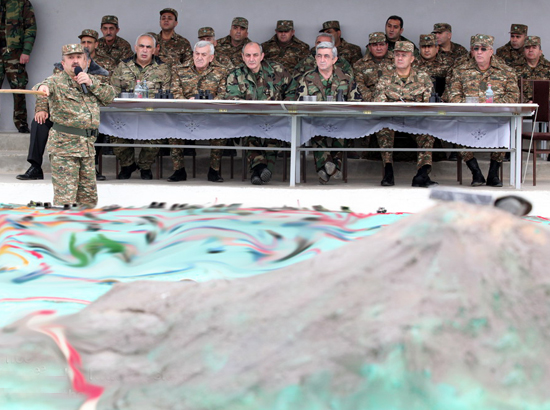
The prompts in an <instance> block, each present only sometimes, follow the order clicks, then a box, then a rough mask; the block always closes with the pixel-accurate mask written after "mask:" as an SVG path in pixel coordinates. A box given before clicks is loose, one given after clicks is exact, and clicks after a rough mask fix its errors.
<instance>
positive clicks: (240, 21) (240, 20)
mask: <svg viewBox="0 0 550 410" xmlns="http://www.w3.org/2000/svg"><path fill="white" fill-rule="evenodd" d="M231 25H232V26H239V27H242V28H245V29H248V20H247V19H245V18H244V17H235V18H234V19H233V21H232V22H231Z"/></svg>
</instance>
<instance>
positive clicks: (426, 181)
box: [412, 165, 439, 188]
mask: <svg viewBox="0 0 550 410" xmlns="http://www.w3.org/2000/svg"><path fill="white" fill-rule="evenodd" d="M431 171H432V166H431V165H423V166H422V167H420V168H419V169H418V172H417V173H416V175H415V176H414V178H413V180H412V186H414V187H420V188H429V187H433V186H437V185H439V184H438V183H437V182H435V181H432V180H431V179H430V177H429V176H428V174H429V173H430V172H431Z"/></svg>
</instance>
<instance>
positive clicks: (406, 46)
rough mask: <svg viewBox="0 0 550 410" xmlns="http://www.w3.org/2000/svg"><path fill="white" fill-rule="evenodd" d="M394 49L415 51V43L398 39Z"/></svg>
mask: <svg viewBox="0 0 550 410" xmlns="http://www.w3.org/2000/svg"><path fill="white" fill-rule="evenodd" d="M393 51H408V52H411V53H413V52H414V44H413V43H411V42H410V41H396V42H395V47H394V48H393Z"/></svg>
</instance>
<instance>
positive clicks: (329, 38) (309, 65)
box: [291, 33, 353, 78]
mask: <svg viewBox="0 0 550 410" xmlns="http://www.w3.org/2000/svg"><path fill="white" fill-rule="evenodd" d="M324 42H328V43H332V44H334V36H333V35H332V34H329V33H320V34H317V37H316V38H315V46H314V47H312V48H311V50H310V53H309V54H308V56H307V57H306V58H304V59H303V60H302V61H300V62H299V63H298V64H297V65H296V67H294V71H293V72H291V73H292V78H297V77H299V76H300V75H302V74H304V73H306V72H307V71H311V70H315V67H317V62H316V61H315V56H316V55H317V48H316V47H317V46H318V45H319V44H320V43H324ZM335 65H336V66H337V67H340V69H341V70H342V71H343V72H344V73H346V74H350V75H353V68H352V66H351V64H350V63H349V62H348V60H346V59H345V58H341V57H338V60H336V64H335Z"/></svg>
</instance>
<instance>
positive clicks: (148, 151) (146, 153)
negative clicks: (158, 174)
mask: <svg viewBox="0 0 550 410" xmlns="http://www.w3.org/2000/svg"><path fill="white" fill-rule="evenodd" d="M111 142H112V143H114V144H133V143H134V140H130V139H126V138H118V137H111ZM137 143H139V144H159V143H162V141H158V140H139V141H137ZM159 149H160V148H156V147H151V148H141V151H140V153H139V157H138V160H137V161H136V157H135V152H134V147H123V146H122V147H113V152H114V154H115V156H116V157H117V158H118V160H119V161H120V165H121V166H123V167H129V166H130V165H132V164H133V163H136V164H137V166H138V168H139V169H143V170H147V169H151V165H153V162H155V158H156V157H157V155H158V153H159Z"/></svg>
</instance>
